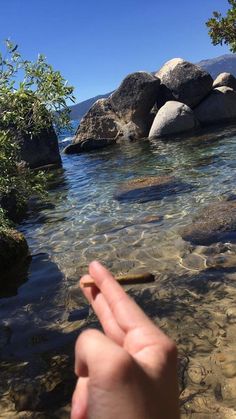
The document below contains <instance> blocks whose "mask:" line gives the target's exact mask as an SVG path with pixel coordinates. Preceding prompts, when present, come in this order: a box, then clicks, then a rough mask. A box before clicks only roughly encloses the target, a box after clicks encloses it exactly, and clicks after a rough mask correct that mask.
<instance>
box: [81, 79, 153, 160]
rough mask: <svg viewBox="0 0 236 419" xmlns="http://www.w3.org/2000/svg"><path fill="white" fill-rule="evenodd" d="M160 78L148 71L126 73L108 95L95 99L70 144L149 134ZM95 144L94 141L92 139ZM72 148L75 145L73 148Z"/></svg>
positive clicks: (133, 137) (140, 136)
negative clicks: (104, 97) (107, 96)
mask: <svg viewBox="0 0 236 419" xmlns="http://www.w3.org/2000/svg"><path fill="white" fill-rule="evenodd" d="M159 85H160V81H159V80H158V79H157V78H156V77H154V76H152V75H151V74H149V73H145V72H137V73H133V74H130V75H129V76H127V77H126V78H125V79H124V81H123V82H122V83H121V85H120V87H119V88H118V89H117V90H116V91H115V92H114V93H113V94H112V95H111V96H110V97H109V98H107V99H100V100H98V101H97V102H96V103H95V104H94V105H93V106H92V108H91V109H90V110H89V111H88V113H87V114H86V115H85V117H84V118H83V119H82V121H81V123H80V126H79V128H78V130H77V133H76V136H75V139H74V141H73V144H78V143H81V142H84V141H85V140H90V142H91V140H100V139H101V140H102V141H103V142H104V140H107V139H114V140H116V139H118V138H125V139H138V138H142V137H145V136H147V135H148V132H149V129H150V127H151V124H152V117H151V109H152V107H153V106H154V104H155V102H156V100H157V95H158V90H159ZM94 145H97V143H96V142H95V143H94ZM74 150H75V148H74ZM78 152H80V149H79V148H78Z"/></svg>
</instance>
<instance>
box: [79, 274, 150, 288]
mask: <svg viewBox="0 0 236 419" xmlns="http://www.w3.org/2000/svg"><path fill="white" fill-rule="evenodd" d="M115 279H116V281H117V282H119V283H120V284H121V285H128V284H145V283H147V282H153V281H155V276H154V275H153V274H151V273H150V272H144V273H140V274H132V273H130V274H127V275H119V276H116V277H115ZM80 285H81V287H82V288H87V287H93V286H95V285H96V284H95V282H94V281H93V280H89V281H82V282H80Z"/></svg>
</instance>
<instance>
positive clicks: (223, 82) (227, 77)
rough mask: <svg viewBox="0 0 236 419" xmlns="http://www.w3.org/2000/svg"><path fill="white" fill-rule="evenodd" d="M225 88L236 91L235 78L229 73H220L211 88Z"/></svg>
mask: <svg viewBox="0 0 236 419" xmlns="http://www.w3.org/2000/svg"><path fill="white" fill-rule="evenodd" d="M222 86H227V87H231V89H233V90H236V78H235V77H234V76H233V74H230V73H220V74H219V75H218V76H217V77H216V79H215V81H214V83H213V87H214V88H215V87H222Z"/></svg>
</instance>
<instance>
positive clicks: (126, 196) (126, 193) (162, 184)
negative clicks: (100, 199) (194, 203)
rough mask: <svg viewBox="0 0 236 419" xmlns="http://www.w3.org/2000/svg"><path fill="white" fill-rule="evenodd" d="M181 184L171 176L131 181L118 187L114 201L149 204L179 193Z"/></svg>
mask: <svg viewBox="0 0 236 419" xmlns="http://www.w3.org/2000/svg"><path fill="white" fill-rule="evenodd" d="M182 188H183V184H182V183H181V182H179V181H178V180H177V179H175V178H174V177H173V176H156V177H154V176H150V177H144V178H136V179H131V180H129V181H127V182H125V183H123V184H121V185H120V187H119V189H118V191H117V192H116V193H115V199H117V200H118V201H122V202H149V201H155V200H160V199H162V198H163V197H164V196H168V195H172V194H174V193H177V192H179V191H180V189H182Z"/></svg>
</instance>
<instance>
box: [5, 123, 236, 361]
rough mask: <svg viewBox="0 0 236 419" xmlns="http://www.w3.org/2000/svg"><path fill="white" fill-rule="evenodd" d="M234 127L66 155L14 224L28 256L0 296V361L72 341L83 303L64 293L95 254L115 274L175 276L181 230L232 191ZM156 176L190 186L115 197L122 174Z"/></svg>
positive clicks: (235, 176)
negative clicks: (41, 195) (22, 271)
mask: <svg viewBox="0 0 236 419" xmlns="http://www.w3.org/2000/svg"><path fill="white" fill-rule="evenodd" d="M235 132H236V128H235V127H231V128H223V129H217V130H215V131H214V132H206V133H205V134H203V135H199V136H195V137H192V138H186V139H185V140H183V141H171V142H162V141H158V140H156V141H152V142H151V143H150V142H149V141H139V142H134V143H130V144H125V145H124V144H123V145H116V146H114V147H108V148H105V149H103V150H99V151H94V152H90V153H85V154H80V155H73V156H66V155H63V169H62V170H58V171H57V172H56V173H55V176H54V177H53V179H52V182H51V188H50V193H49V197H48V199H47V203H46V204H45V203H42V204H40V205H39V206H38V207H37V209H34V208H32V210H31V212H30V213H29V217H28V218H27V219H26V220H25V221H24V222H23V223H22V224H21V225H20V229H21V231H22V232H23V233H24V234H25V236H26V238H27V241H28V244H29V246H30V250H31V253H32V255H33V259H32V264H31V267H30V269H29V273H28V278H26V279H27V280H26V282H24V283H23V284H22V285H21V286H20V287H19V289H18V291H17V295H13V296H11V297H7V298H6V297H5V298H2V299H1V300H0V333H1V334H0V337H1V339H0V343H1V341H2V357H3V359H5V360H8V361H9V360H18V361H22V360H24V361H27V362H28V361H29V360H30V359H31V357H32V356H35V354H38V355H40V354H42V353H44V352H46V351H50V350H55V349H56V348H57V349H58V348H59V347H60V346H63V345H65V344H66V342H67V339H68V342H73V341H74V339H75V336H76V334H77V331H76V327H77V328H78V324H77V325H75V327H74V326H73V325H74V323H73V322H74V321H76V320H81V318H85V319H86V318H87V316H88V309H87V305H86V303H85V302H84V300H83V299H82V297H81V296H80V295H78V297H77V299H74V298H72V297H71V295H70V287H71V286H72V285H74V284H75V283H76V282H77V281H78V279H79V277H80V276H81V275H82V274H83V273H85V272H86V270H87V266H88V263H89V262H90V261H92V260H93V259H95V258H96V259H99V260H101V261H102V262H104V263H105V264H106V266H107V267H108V268H109V269H111V270H112V272H113V273H114V274H118V273H124V272H130V271H131V272H132V271H137V270H144V271H150V272H153V273H154V274H156V275H158V276H159V278H162V280H163V281H165V278H167V277H168V278H172V281H177V282H178V275H180V274H181V272H182V271H181V269H183V266H182V265H181V263H182V262H181V260H182V259H181V258H182V254H183V248H184V246H185V245H184V244H183V241H182V240H181V238H180V236H179V233H178V230H179V228H180V227H181V226H184V225H186V224H188V223H189V222H190V221H191V220H192V217H193V215H194V214H195V213H196V211H198V210H199V209H200V208H202V207H203V206H204V205H206V204H208V203H211V202H212V201H215V200H218V199H221V198H222V197H223V195H227V194H232V193H236V186H235V181H236V159H235V156H236V134H235ZM66 136H67V133H64V135H63V136H62V138H61V140H62V141H63V142H62V146H64V145H65V143H66V141H65V138H66ZM69 136H70V134H69ZM162 175H171V176H174V177H176V178H177V179H179V180H180V181H181V182H184V183H185V184H186V185H188V186H189V188H188V189H187V190H185V189H180V190H179V191H178V192H177V193H175V194H169V195H166V196H165V194H164V195H163V197H162V199H160V200H148V199H147V202H143V203H140V202H135V201H134V202H119V201H117V200H116V199H114V195H115V194H116V192H117V190H118V189H119V185H120V184H121V183H122V182H124V181H126V180H129V179H132V178H136V177H146V176H162ZM157 216H158V217H157ZM150 217H153V219H154V221H153V222H149V221H148V220H149V219H150ZM154 217H156V221H155V218H154ZM190 270H191V268H190ZM193 271H194V269H193ZM176 285H177V283H176ZM78 309H79V310H82V311H79V312H77V314H76V313H75V310H78ZM74 313H75V314H74ZM6 342H7V346H6Z"/></svg>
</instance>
